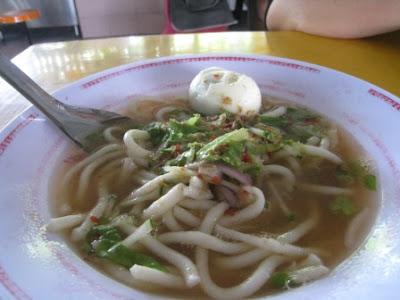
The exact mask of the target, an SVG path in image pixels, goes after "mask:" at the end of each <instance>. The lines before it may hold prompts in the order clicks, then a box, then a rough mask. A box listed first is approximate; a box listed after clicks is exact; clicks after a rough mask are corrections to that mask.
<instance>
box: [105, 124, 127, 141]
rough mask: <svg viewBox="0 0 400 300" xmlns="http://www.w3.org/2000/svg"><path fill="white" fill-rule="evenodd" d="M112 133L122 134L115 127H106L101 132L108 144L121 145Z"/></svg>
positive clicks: (118, 128)
mask: <svg viewBox="0 0 400 300" xmlns="http://www.w3.org/2000/svg"><path fill="white" fill-rule="evenodd" d="M114 131H117V132H118V131H119V132H122V130H121V128H120V127H117V126H112V127H108V128H106V129H105V130H104V132H103V136H104V139H105V140H106V141H107V142H109V143H121V139H119V138H116V137H115V136H114V135H113V132H114Z"/></svg>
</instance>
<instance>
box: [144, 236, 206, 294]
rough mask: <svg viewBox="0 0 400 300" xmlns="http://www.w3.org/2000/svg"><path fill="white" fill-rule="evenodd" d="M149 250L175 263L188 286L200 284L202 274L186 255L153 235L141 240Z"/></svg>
mask: <svg viewBox="0 0 400 300" xmlns="http://www.w3.org/2000/svg"><path fill="white" fill-rule="evenodd" d="M140 242H141V243H142V244H144V245H145V246H146V248H147V249H148V250H150V251H151V252H153V253H154V254H156V255H157V256H159V257H161V258H163V259H165V260H166V261H168V262H169V263H171V264H172V265H174V266H175V267H176V268H177V269H178V270H179V271H180V272H181V273H182V275H183V277H184V278H185V283H186V286H187V287H194V286H195V285H197V284H199V282H200V276H199V273H198V271H197V268H196V266H195V265H194V263H193V262H192V261H191V260H190V259H189V258H187V257H186V256H185V255H182V254H180V253H179V252H177V251H175V250H172V249H171V248H169V247H167V246H165V245H164V244H162V243H161V242H159V241H157V240H156V239H155V238H153V237H146V238H144V239H142V240H141V241H140Z"/></svg>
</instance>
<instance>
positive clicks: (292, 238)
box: [215, 218, 319, 269]
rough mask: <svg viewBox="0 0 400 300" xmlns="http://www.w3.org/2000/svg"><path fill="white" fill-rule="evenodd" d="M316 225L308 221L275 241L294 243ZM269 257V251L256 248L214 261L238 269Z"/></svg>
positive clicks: (313, 255)
mask: <svg viewBox="0 0 400 300" xmlns="http://www.w3.org/2000/svg"><path fill="white" fill-rule="evenodd" d="M316 224H317V222H316V219H315V218H311V219H308V220H306V221H304V222H302V223H300V224H299V225H297V226H296V227H295V228H294V229H292V230H290V231H288V232H286V233H284V234H282V235H280V236H279V237H278V238H277V240H278V241H280V242H284V243H295V242H297V241H298V240H300V239H301V238H302V237H303V236H304V235H306V234H307V233H308V232H309V231H310V230H311V229H312V228H313V227H315V225H316ZM269 255H271V252H270V251H267V250H265V249H260V248H257V249H253V250H251V251H248V252H246V253H243V254H239V255H235V256H229V257H219V258H217V259H215V263H216V265H218V266H220V267H223V268H226V269H240V268H243V267H246V266H251V265H253V264H255V263H257V262H259V261H260V260H262V259H264V258H266V257H267V256H269ZM311 256H312V257H317V256H316V255H315V254H310V255H309V256H308V257H311ZM318 259H319V258H318Z"/></svg>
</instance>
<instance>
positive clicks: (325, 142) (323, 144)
mask: <svg viewBox="0 0 400 300" xmlns="http://www.w3.org/2000/svg"><path fill="white" fill-rule="evenodd" d="M320 147H321V148H323V149H327V150H328V149H329V147H330V142H329V139H328V138H326V137H324V138H323V139H322V140H321V144H320Z"/></svg>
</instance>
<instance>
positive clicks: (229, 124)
mask: <svg viewBox="0 0 400 300" xmlns="http://www.w3.org/2000/svg"><path fill="white" fill-rule="evenodd" d="M232 126H233V123H227V124H225V125H224V128H232Z"/></svg>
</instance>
